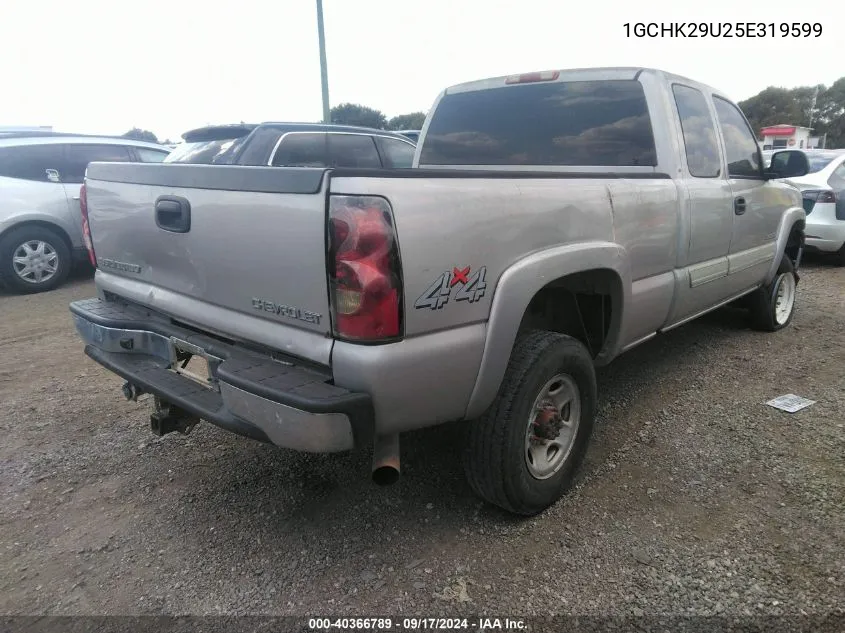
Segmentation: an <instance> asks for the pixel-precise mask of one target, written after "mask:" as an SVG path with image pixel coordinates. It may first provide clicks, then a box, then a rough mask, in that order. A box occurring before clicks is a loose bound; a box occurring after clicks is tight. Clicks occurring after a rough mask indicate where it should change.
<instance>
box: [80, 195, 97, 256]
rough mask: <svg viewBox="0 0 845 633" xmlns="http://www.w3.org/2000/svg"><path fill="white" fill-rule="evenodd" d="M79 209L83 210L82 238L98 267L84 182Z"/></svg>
mask: <svg viewBox="0 0 845 633" xmlns="http://www.w3.org/2000/svg"><path fill="white" fill-rule="evenodd" d="M79 210H80V211H81V212H82V239H83V240H84V242H85V248H87V249H88V260H89V261H90V262H91V265H92V266H93V267H94V268H96V267H97V256H96V255H95V254H94V241H93V240H92V239H91V226H90V225H89V223H88V192H87V191H86V187H85V183H82V188H81V189H80V190H79Z"/></svg>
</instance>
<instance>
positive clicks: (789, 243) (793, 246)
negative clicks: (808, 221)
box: [784, 220, 805, 265]
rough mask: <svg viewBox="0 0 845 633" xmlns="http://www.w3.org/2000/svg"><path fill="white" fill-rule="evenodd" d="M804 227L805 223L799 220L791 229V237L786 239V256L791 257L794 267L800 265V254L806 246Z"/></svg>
mask: <svg viewBox="0 0 845 633" xmlns="http://www.w3.org/2000/svg"><path fill="white" fill-rule="evenodd" d="M804 226H805V222H804V221H803V220H799V221H798V222H796V223H795V224H793V225H792V228H791V229H789V237H787V238H786V247H785V248H784V254H785V255H786V256H787V257H789V259H790V261H791V262H792V263H793V265H796V264H798V253H799V251H800V250H801V248H802V247H803V246H804Z"/></svg>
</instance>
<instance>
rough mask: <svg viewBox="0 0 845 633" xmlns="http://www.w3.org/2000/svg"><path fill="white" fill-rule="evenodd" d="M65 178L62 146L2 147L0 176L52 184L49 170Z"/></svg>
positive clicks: (0, 148) (0, 152)
mask: <svg viewBox="0 0 845 633" xmlns="http://www.w3.org/2000/svg"><path fill="white" fill-rule="evenodd" d="M48 169H49V170H55V171H57V172H58V173H59V175H60V177H64V160H63V157H62V145H55V144H49V145H19V146H18V147H0V176H6V177H7V178H21V179H23V180H37V181H40V182H51V181H50V180H49V179H48V178H47V170H48Z"/></svg>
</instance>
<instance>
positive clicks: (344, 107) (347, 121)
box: [331, 103, 387, 130]
mask: <svg viewBox="0 0 845 633" xmlns="http://www.w3.org/2000/svg"><path fill="white" fill-rule="evenodd" d="M331 117H332V123H341V124H343V125H360V126H362V127H372V128H376V129H377V130H383V129H384V128H385V126H386V125H387V117H386V116H384V113H383V112H381V111H380V110H374V109H373V108H368V107H367V106H362V105H359V104H357V103H341V104H340V105H337V106H335V107H333V108H332V109H331Z"/></svg>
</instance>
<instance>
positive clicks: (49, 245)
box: [0, 226, 71, 294]
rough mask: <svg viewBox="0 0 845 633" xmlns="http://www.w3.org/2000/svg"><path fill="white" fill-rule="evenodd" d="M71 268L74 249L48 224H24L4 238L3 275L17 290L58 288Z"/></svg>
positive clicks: (0, 266)
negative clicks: (48, 226) (71, 251)
mask: <svg viewBox="0 0 845 633" xmlns="http://www.w3.org/2000/svg"><path fill="white" fill-rule="evenodd" d="M70 269H71V255H70V249H69V248H68V246H67V244H66V243H65V241H64V239H62V237H61V236H60V235H58V234H57V233H56V232H55V231H52V230H50V229H48V228H45V227H42V226H23V227H20V228H18V229H13V230H11V231H9V232H8V233H7V234H6V235H4V236H3V239H2V240H0V279H2V280H3V281H4V282H5V283H6V285H7V286H8V287H9V288H11V289H12V290H14V291H16V292H19V293H24V294H26V293H34V292H45V291H47V290H52V289H53V288H57V287H58V286H60V285H61V284H62V283H64V281H65V279H67V276H68V275H69V274H70Z"/></svg>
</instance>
